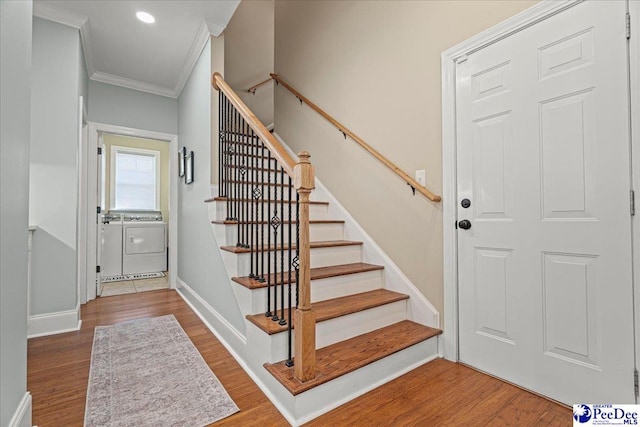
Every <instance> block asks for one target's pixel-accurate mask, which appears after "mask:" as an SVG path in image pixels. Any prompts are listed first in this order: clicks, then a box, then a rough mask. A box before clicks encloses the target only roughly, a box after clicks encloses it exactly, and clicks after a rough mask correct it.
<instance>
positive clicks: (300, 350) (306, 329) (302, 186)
mask: <svg viewBox="0 0 640 427" xmlns="http://www.w3.org/2000/svg"><path fill="white" fill-rule="evenodd" d="M309 157H311V155H310V154H309V153H308V152H306V151H303V152H301V153H300V154H298V158H299V159H300V160H299V162H298V164H296V166H295V167H294V169H293V171H294V185H295V188H296V191H297V192H298V195H299V196H300V197H299V201H298V203H299V205H300V206H299V207H300V218H299V221H300V223H299V227H300V248H299V255H298V256H299V258H300V259H299V263H300V270H299V278H298V283H299V288H298V292H299V295H298V297H299V298H298V308H297V309H296V311H295V316H294V331H295V349H294V356H295V364H294V375H295V377H296V378H297V379H298V380H299V381H302V382H305V381H309V380H311V379H313V378H314V377H315V376H316V372H315V371H316V316H315V314H314V312H313V311H312V310H311V250H310V244H309V195H310V194H311V191H312V190H313V189H314V188H315V173H314V169H313V166H312V165H311V162H309Z"/></svg>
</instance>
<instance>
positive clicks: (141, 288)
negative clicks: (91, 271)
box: [100, 274, 169, 297]
mask: <svg viewBox="0 0 640 427" xmlns="http://www.w3.org/2000/svg"><path fill="white" fill-rule="evenodd" d="M168 288H169V278H168V275H166V274H165V276H164V277H153V278H150V279H137V280H122V281H119V282H107V283H103V284H102V294H101V295H100V296H101V297H110V296H114V295H124V294H135V293H136V292H145V291H155V290H158V289H168Z"/></svg>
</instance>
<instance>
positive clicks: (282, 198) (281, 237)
mask: <svg viewBox="0 0 640 427" xmlns="http://www.w3.org/2000/svg"><path fill="white" fill-rule="evenodd" d="M280 182H281V184H282V189H281V190H280V212H282V219H283V221H284V169H283V168H282V167H281V168H280ZM289 250H291V248H289ZM286 324H287V321H286V320H285V318H284V226H283V227H282V232H281V233H280V325H286Z"/></svg>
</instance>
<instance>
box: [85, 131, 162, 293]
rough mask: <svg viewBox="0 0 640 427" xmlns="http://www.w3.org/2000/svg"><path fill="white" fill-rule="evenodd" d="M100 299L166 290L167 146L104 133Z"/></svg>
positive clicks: (160, 142) (102, 146) (101, 156)
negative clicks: (101, 297)
mask: <svg viewBox="0 0 640 427" xmlns="http://www.w3.org/2000/svg"><path fill="white" fill-rule="evenodd" d="M101 142H102V145H101V147H100V148H101V150H100V151H99V153H100V154H99V162H100V165H98V169H99V170H100V176H99V178H98V179H99V180H100V193H101V197H100V211H101V213H100V220H99V225H98V226H99V229H100V230H99V238H98V244H99V247H98V248H97V252H98V255H99V256H98V265H99V266H100V276H99V280H100V286H99V287H98V289H97V293H98V295H99V296H103V297H105V296H113V295H122V294H130V293H136V292H144V291H150V290H157V289H166V288H168V287H169V281H168V275H167V273H168V265H169V256H168V238H167V231H168V225H169V143H168V141H161V140H155V139H145V138H138V137H130V136H124V135H117V134H112V133H103V135H102V138H101Z"/></svg>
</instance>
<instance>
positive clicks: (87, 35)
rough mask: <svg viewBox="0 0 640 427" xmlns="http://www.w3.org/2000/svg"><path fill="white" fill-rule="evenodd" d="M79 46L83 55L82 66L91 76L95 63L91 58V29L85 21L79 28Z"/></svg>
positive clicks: (94, 69) (94, 70)
mask: <svg viewBox="0 0 640 427" xmlns="http://www.w3.org/2000/svg"><path fill="white" fill-rule="evenodd" d="M80 44H81V45H82V53H83V54H84V65H85V66H86V67H87V75H88V76H92V75H94V74H95V72H96V62H95V59H94V57H93V44H92V39H91V27H90V26H89V20H88V19H87V20H86V21H85V22H84V24H82V26H81V27H80Z"/></svg>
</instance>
